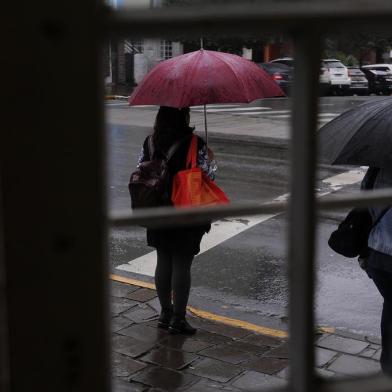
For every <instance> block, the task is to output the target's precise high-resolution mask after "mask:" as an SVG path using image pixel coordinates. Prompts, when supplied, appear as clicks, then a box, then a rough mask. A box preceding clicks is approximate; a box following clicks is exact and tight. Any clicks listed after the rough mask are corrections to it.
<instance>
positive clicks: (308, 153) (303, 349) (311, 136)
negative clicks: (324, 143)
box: [289, 31, 320, 392]
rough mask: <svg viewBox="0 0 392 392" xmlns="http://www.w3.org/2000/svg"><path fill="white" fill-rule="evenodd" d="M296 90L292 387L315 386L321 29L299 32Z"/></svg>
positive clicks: (301, 391)
mask: <svg viewBox="0 0 392 392" xmlns="http://www.w3.org/2000/svg"><path fill="white" fill-rule="evenodd" d="M294 39H295V40H294V42H295V49H294V50H295V51H294V53H295V71H294V94H293V118H292V122H293V127H292V141H291V143H292V151H291V153H292V161H291V162H292V163H291V167H292V169H291V178H292V179H293V180H292V183H291V199H290V214H289V216H290V232H289V237H290V245H289V276H290V279H289V281H290V311H289V319H290V353H291V372H290V381H291V388H292V390H293V391H295V392H311V391H314V390H315V386H314V349H313V342H314V339H313V330H314V315H313V292H314V276H313V275H314V266H313V257H314V240H315V224H316V222H315V193H314V184H315V171H316V119H317V101H318V94H317V92H318V78H319V68H320V39H319V35H318V33H317V32H316V31H308V32H307V33H301V34H297V35H295V37H294Z"/></svg>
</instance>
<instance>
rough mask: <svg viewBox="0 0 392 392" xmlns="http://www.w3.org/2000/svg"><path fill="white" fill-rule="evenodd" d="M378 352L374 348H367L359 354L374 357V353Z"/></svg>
mask: <svg viewBox="0 0 392 392" xmlns="http://www.w3.org/2000/svg"><path fill="white" fill-rule="evenodd" d="M376 352H377V350H375V349H374V348H370V347H369V348H365V350H363V351H362V352H361V353H360V354H359V355H360V356H361V357H365V358H372V357H373V356H374V354H375V353H376Z"/></svg>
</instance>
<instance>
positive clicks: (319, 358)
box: [315, 347, 338, 367]
mask: <svg viewBox="0 0 392 392" xmlns="http://www.w3.org/2000/svg"><path fill="white" fill-rule="evenodd" d="M336 355H338V353H337V352H336V351H331V350H327V349H325V348H320V347H316V348H315V356H316V366H317V367H323V366H325V365H326V364H327V363H328V362H330V361H331V360H332V358H334V357H336Z"/></svg>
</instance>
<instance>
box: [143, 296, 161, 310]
mask: <svg viewBox="0 0 392 392" xmlns="http://www.w3.org/2000/svg"><path fill="white" fill-rule="evenodd" d="M146 304H147V305H148V306H150V307H151V308H153V309H154V310H155V311H156V312H157V313H158V314H159V313H161V304H160V303H159V298H158V297H155V298H153V299H151V300H150V301H148V302H146Z"/></svg>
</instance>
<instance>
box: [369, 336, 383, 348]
mask: <svg viewBox="0 0 392 392" xmlns="http://www.w3.org/2000/svg"><path fill="white" fill-rule="evenodd" d="M366 339H367V341H368V342H370V343H373V344H378V345H379V346H381V339H380V338H379V337H377V336H366Z"/></svg>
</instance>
